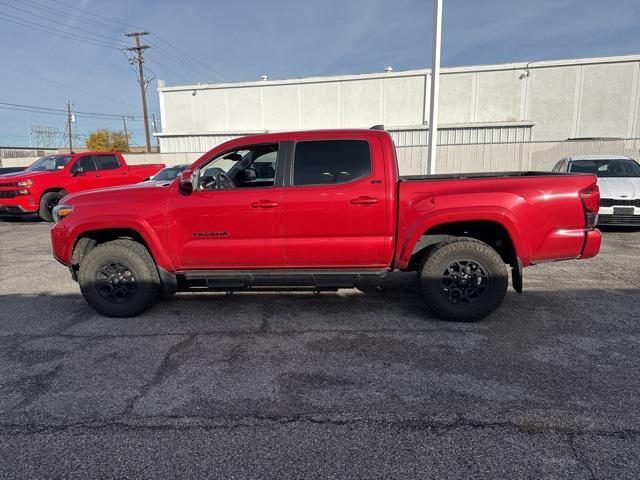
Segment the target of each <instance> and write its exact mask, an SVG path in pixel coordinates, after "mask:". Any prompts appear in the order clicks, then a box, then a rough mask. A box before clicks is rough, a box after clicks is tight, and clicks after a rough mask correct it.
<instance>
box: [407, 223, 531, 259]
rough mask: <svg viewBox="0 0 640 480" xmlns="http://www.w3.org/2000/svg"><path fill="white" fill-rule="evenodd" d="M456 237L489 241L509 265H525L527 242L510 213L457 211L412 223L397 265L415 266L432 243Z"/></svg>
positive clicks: (527, 257) (527, 253) (527, 256)
mask: <svg viewBox="0 0 640 480" xmlns="http://www.w3.org/2000/svg"><path fill="white" fill-rule="evenodd" d="M456 236H466V237H471V238H476V239H478V240H481V241H483V242H485V243H487V244H489V245H490V246H491V247H492V248H494V249H495V250H497V251H498V253H499V254H500V256H501V257H502V258H503V260H505V263H508V264H510V265H511V266H516V265H518V260H520V263H521V264H522V265H527V264H528V259H529V252H528V247H527V244H526V243H525V241H524V238H523V237H522V235H521V234H520V229H519V227H518V223H517V221H516V220H515V219H513V218H511V214H510V212H502V211H493V212H487V211H477V212H469V211H460V212H456V213H452V212H447V213H446V214H445V213H443V214H442V215H437V216H434V217H430V218H427V219H425V221H423V222H416V223H415V224H414V225H413V227H412V228H411V229H410V231H409V232H408V233H407V240H405V242H404V245H403V247H402V250H401V252H400V255H399V257H398V260H397V267H398V268H401V269H411V268H415V267H416V266H417V265H418V264H419V262H420V260H421V259H422V258H424V255H425V254H426V253H427V252H428V251H429V248H430V247H431V246H432V245H434V244H436V243H439V242H440V241H442V240H446V239H447V238H450V237H456Z"/></svg>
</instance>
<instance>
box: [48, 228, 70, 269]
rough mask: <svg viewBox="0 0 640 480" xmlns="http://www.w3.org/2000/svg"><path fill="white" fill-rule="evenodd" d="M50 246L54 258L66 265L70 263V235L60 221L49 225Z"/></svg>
mask: <svg viewBox="0 0 640 480" xmlns="http://www.w3.org/2000/svg"><path fill="white" fill-rule="evenodd" d="M51 247H52V250H53V256H54V257H55V259H56V260H58V261H59V262H60V263H62V264H63V265H66V266H70V265H71V249H72V246H71V236H70V234H69V230H68V229H67V227H66V225H64V224H63V223H62V222H58V223H55V224H54V225H53V227H51Z"/></svg>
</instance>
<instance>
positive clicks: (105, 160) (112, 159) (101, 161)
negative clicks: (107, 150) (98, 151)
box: [93, 155, 120, 170]
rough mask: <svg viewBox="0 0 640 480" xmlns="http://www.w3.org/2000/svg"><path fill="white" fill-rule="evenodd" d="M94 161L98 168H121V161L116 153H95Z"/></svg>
mask: <svg viewBox="0 0 640 480" xmlns="http://www.w3.org/2000/svg"><path fill="white" fill-rule="evenodd" d="M93 159H94V161H95V162H96V167H97V168H98V170H115V169H116V168H120V161H119V160H118V157H116V156H115V155H94V156H93Z"/></svg>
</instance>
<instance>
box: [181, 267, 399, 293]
mask: <svg viewBox="0 0 640 480" xmlns="http://www.w3.org/2000/svg"><path fill="white" fill-rule="evenodd" d="M387 272H388V270H379V269H375V270H372V269H366V270H294V269H292V270H197V271H196V270H194V271H188V272H179V273H177V276H178V285H179V289H180V290H200V289H206V290H234V289H253V288H274V289H277V288H282V289H294V290H295V289H301V290H304V289H314V290H335V289H338V288H353V287H354V286H356V284H357V283H358V282H360V281H362V280H364V279H369V280H382V278H384V276H385V275H386V274H387Z"/></svg>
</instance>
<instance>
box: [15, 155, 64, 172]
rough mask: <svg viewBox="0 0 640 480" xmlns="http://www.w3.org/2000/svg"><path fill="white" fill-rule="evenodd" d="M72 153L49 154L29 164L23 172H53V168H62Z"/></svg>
mask: <svg viewBox="0 0 640 480" xmlns="http://www.w3.org/2000/svg"><path fill="white" fill-rule="evenodd" d="M71 157H72V155H49V156H47V157H42V158H39V159H38V160H36V161H35V162H33V163H32V164H31V166H30V167H29V168H27V169H26V170H25V172H53V171H54V170H62V169H63V168H64V167H65V165H66V164H67V163H69V160H71Z"/></svg>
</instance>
